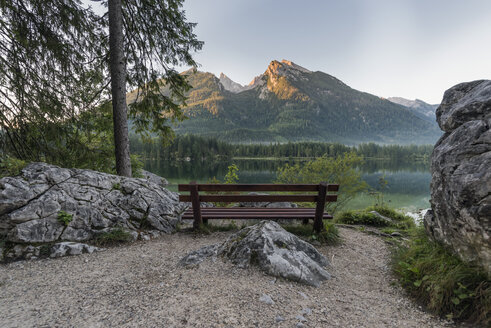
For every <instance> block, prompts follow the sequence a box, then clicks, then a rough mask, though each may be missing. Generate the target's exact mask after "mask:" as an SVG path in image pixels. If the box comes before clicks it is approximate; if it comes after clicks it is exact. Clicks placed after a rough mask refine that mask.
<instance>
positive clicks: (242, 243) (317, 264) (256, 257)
mask: <svg viewBox="0 0 491 328" xmlns="http://www.w3.org/2000/svg"><path fill="white" fill-rule="evenodd" d="M217 256H222V257H224V258H226V259H228V260H230V261H231V262H232V263H234V264H236V265H237V266H239V267H241V268H247V267H249V266H250V265H257V266H258V267H259V268H260V269H262V270H263V271H265V272H266V273H268V274H270V275H273V276H277V277H283V278H286V279H290V280H293V281H297V282H301V283H305V284H308V285H312V286H319V285H320V283H321V282H322V281H323V280H326V279H329V278H330V274H329V273H328V272H327V271H326V270H325V267H326V266H328V265H329V262H328V260H327V259H326V258H325V257H324V256H323V255H322V254H320V253H319V252H318V251H317V250H316V249H315V248H314V247H313V246H312V245H310V244H309V243H307V242H305V241H303V240H301V239H299V238H298V237H296V236H295V235H292V234H291V233H289V232H287V231H286V230H284V229H283V228H282V227H281V226H280V225H279V224H277V223H276V222H272V221H261V222H260V223H258V224H256V225H253V226H249V227H246V228H244V229H242V230H240V231H238V232H237V233H235V234H233V235H231V236H230V237H229V238H228V239H227V240H226V241H225V242H223V243H222V244H216V245H210V246H205V247H203V248H201V249H199V250H197V251H194V252H191V253H189V254H188V255H186V256H185V257H184V258H183V259H182V260H181V261H180V264H181V265H184V266H193V265H196V264H199V263H201V262H202V261H204V260H205V259H206V258H208V257H217Z"/></svg>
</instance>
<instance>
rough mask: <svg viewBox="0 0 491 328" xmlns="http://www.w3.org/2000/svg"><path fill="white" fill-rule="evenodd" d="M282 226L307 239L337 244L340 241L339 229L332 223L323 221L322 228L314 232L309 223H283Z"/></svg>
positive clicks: (324, 243)
mask: <svg viewBox="0 0 491 328" xmlns="http://www.w3.org/2000/svg"><path fill="white" fill-rule="evenodd" d="M283 228H284V229H285V230H286V231H288V232H290V233H292V234H294V235H297V236H301V237H305V238H307V239H308V240H309V241H318V242H320V243H321V244H323V245H337V244H339V242H340V241H341V237H340V236H339V230H338V228H337V227H336V226H335V225H334V224H332V223H324V230H323V231H321V232H320V233H317V232H315V231H314V227H313V226H312V225H311V224H297V225H293V224H292V225H284V226H283Z"/></svg>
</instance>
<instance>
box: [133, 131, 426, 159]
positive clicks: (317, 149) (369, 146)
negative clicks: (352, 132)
mask: <svg viewBox="0 0 491 328" xmlns="http://www.w3.org/2000/svg"><path fill="white" fill-rule="evenodd" d="M130 146H131V151H132V153H136V154H139V155H140V156H142V157H143V158H152V159H165V160H180V159H187V158H189V159H192V160H220V159H229V158H262V159H267V158H274V159H278V158H312V157H321V156H323V155H327V156H329V157H336V156H339V155H342V154H345V153H349V152H354V153H356V154H357V155H360V156H363V157H364V158H376V159H397V160H398V161H401V162H403V161H423V162H427V161H428V160H429V158H430V155H431V152H432V150H433V146H432V145H409V146H403V145H378V144H375V143H365V144H360V145H358V146H346V145H343V144H340V143H328V142H314V141H309V142H307V141H303V142H288V143H270V144H234V143H227V142H224V141H220V140H218V139H216V138H205V137H200V136H195V135H190V134H187V135H179V136H177V137H176V138H175V139H174V140H172V141H170V142H168V143H166V142H164V140H163V139H161V138H159V137H158V138H151V139H147V140H142V139H141V138H139V137H138V136H136V135H132V136H130Z"/></svg>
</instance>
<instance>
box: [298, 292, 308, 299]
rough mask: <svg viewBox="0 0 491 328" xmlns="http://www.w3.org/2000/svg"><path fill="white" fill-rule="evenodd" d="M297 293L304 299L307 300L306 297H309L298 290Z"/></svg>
mask: <svg viewBox="0 0 491 328" xmlns="http://www.w3.org/2000/svg"><path fill="white" fill-rule="evenodd" d="M298 294H299V295H300V296H302V297H303V299H305V300H308V299H309V297H308V296H307V295H305V293H302V292H298Z"/></svg>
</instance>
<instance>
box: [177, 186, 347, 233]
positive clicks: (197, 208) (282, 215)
mask: <svg viewBox="0 0 491 328" xmlns="http://www.w3.org/2000/svg"><path fill="white" fill-rule="evenodd" d="M178 190H179V191H180V192H183V191H185V192H186V191H188V192H189V195H179V201H181V202H191V205H192V208H191V209H188V210H187V211H185V212H184V214H183V215H182V219H193V220H194V222H193V227H194V228H195V229H196V228H199V227H200V226H201V225H202V224H203V223H204V224H206V223H207V222H208V219H270V220H277V219H301V220H303V222H304V223H308V221H309V219H313V220H314V226H313V228H314V231H316V232H321V231H322V229H324V223H323V219H332V216H331V215H329V214H328V213H326V212H325V210H324V208H325V204H326V203H328V202H335V201H336V200H337V197H338V196H337V195H336V194H328V192H337V191H338V190H339V185H337V184H327V183H326V182H321V183H319V184H209V183H208V184H197V183H196V182H195V181H192V182H190V183H189V184H180V185H179V186H178ZM200 191H201V192H208V194H204V195H203V194H200V193H199V192H200ZM251 191H255V192H257V191H268V192H278V193H284V192H290V193H296V194H248V195H243V194H240V193H241V192H249V193H250V192H251ZM300 192H301V193H302V194H298V193H300ZM224 193H225V194H224ZM313 193H315V194H313ZM201 202H212V203H213V202H218V203H237V202H239V203H240V202H250V203H261V202H262V203H264V202H268V203H279V202H295V203H297V202H308V203H316V207H315V208H303V207H300V208H291V207H288V208H281V207H280V208H278V207H271V208H268V207H203V208H202V207H201Z"/></svg>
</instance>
